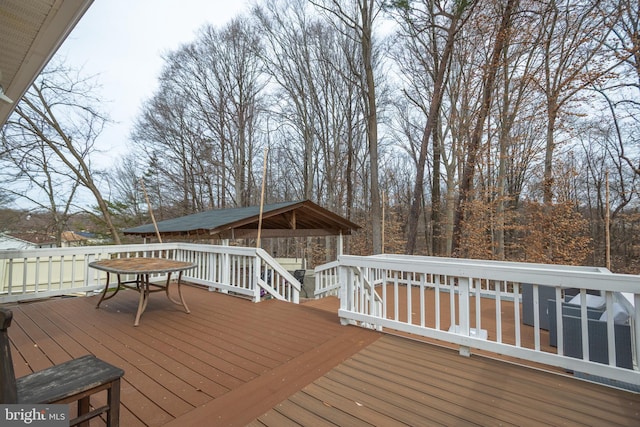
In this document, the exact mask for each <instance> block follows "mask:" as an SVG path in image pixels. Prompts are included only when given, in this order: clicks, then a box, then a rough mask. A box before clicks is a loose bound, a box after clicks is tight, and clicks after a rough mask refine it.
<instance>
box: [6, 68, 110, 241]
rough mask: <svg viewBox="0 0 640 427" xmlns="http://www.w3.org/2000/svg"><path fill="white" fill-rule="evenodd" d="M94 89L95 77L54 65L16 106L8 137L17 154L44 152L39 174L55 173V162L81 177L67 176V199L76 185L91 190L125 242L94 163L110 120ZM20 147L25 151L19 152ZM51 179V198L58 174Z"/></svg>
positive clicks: (105, 218) (66, 173)
mask: <svg viewBox="0 0 640 427" xmlns="http://www.w3.org/2000/svg"><path fill="white" fill-rule="evenodd" d="M93 90H94V87H93V86H92V81H91V80H90V79H83V78H80V77H79V76H78V75H77V73H75V72H74V71H73V70H70V69H67V68H65V67H63V66H60V65H53V66H50V67H49V68H47V69H46V70H45V71H44V72H43V73H42V74H41V75H40V76H39V77H38V79H37V80H36V82H35V83H34V84H33V85H31V87H30V88H29V90H28V91H27V93H26V94H25V96H24V97H23V98H22V100H21V101H20V103H19V104H18V105H17V106H16V110H15V112H14V114H13V115H12V116H11V118H10V119H9V120H8V122H7V130H6V139H7V140H9V141H11V144H12V145H11V149H12V150H13V154H12V156H13V158H15V159H23V158H25V157H28V156H33V155H34V152H37V155H41V156H42V159H43V161H42V162H40V163H39V166H40V169H42V170H41V171H39V174H37V175H35V174H34V175H33V176H34V177H36V176H37V177H38V179H39V178H40V177H41V176H42V174H45V175H46V174H47V173H50V172H51V171H52V169H51V165H53V164H55V170H56V171H57V172H58V174H59V175H62V176H64V177H66V178H67V179H69V178H72V179H73V180H74V181H77V183H75V182H74V183H69V180H67V185H70V187H69V190H67V194H68V195H69V196H68V198H67V201H70V200H71V199H72V198H73V194H74V193H75V186H76V185H81V186H82V187H84V188H86V189H88V190H89V191H90V193H91V194H92V195H93V197H94V198H95V200H96V202H97V204H98V210H99V212H100V214H101V216H102V218H101V219H102V221H103V222H104V224H105V225H106V227H107V229H108V230H109V232H110V233H111V236H112V238H113V240H114V242H116V243H120V237H119V235H118V230H117V229H116V227H115V226H114V224H113V221H112V219H111V213H110V212H109V206H108V203H107V201H106V200H105V199H104V198H103V197H102V194H101V192H100V189H99V185H98V183H97V182H96V181H95V177H96V173H95V172H96V171H95V170H94V169H93V168H92V166H91V154H92V153H95V152H96V151H97V148H96V146H95V141H96V138H97V137H98V135H99V134H100V132H101V131H102V129H103V127H104V125H105V123H106V121H107V118H106V117H105V116H104V115H103V113H102V112H101V111H100V110H99V109H98V108H97V105H98V99H96V98H95V96H94V95H93V92H92V91H93ZM4 139H5V138H3V140H4ZM34 150H35V151H34ZM20 152H22V153H24V155H23V156H21V155H19V154H18V153H20ZM49 176H50V177H52V176H53V175H49ZM48 182H49V184H46V185H45V186H44V187H46V186H50V188H48V189H47V188H45V191H46V192H47V194H49V198H50V200H51V197H53V196H55V195H56V194H57V193H58V191H59V189H58V188H57V187H56V186H55V184H56V183H55V181H54V180H53V178H50V180H49V181H48ZM41 188H42V186H41ZM50 208H51V209H56V207H55V206H50Z"/></svg>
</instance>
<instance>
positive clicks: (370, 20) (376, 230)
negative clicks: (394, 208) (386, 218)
mask: <svg viewBox="0 0 640 427" xmlns="http://www.w3.org/2000/svg"><path fill="white" fill-rule="evenodd" d="M310 2H311V3H312V4H314V5H315V6H317V7H318V8H319V9H320V10H321V11H323V12H325V13H326V14H327V15H328V16H331V17H334V18H337V19H338V20H339V21H340V22H342V23H343V24H344V25H346V26H347V28H349V30H350V32H351V36H352V37H354V38H355V39H356V40H357V41H358V43H359V47H360V53H361V55H362V69H360V68H357V69H352V70H351V72H352V73H353V75H354V77H355V78H356V79H357V80H358V81H359V82H361V88H360V90H361V96H362V97H363V99H364V100H365V102H364V108H365V109H364V115H365V117H366V119H367V143H368V148H369V163H370V171H369V173H370V175H369V176H370V192H371V224H372V247H373V253H374V254H378V253H380V252H382V228H381V225H382V205H381V200H380V180H379V161H378V156H379V153H378V106H377V99H376V81H375V75H374V68H375V65H374V38H373V25H374V21H375V19H376V17H377V16H378V14H379V13H380V11H381V7H382V5H381V4H380V3H379V2H377V1H376V0H352V1H351V2H349V4H347V5H346V7H345V5H344V2H343V1H339V0H322V1H316V0H310ZM362 71H364V75H362Z"/></svg>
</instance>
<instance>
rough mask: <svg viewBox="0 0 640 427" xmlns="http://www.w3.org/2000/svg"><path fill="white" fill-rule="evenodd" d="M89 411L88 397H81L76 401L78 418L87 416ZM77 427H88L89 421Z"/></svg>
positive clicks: (89, 401) (89, 402)
mask: <svg viewBox="0 0 640 427" xmlns="http://www.w3.org/2000/svg"><path fill="white" fill-rule="evenodd" d="M90 410H91V400H90V398H89V396H87V397H83V398H82V399H80V400H78V417H79V416H81V415H84V414H88V413H89V411H90ZM78 426H79V427H89V421H85V422H83V423H80V424H78Z"/></svg>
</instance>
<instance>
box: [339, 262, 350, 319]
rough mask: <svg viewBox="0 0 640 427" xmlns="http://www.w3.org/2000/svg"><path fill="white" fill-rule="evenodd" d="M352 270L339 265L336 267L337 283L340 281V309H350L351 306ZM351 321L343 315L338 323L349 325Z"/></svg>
mask: <svg viewBox="0 0 640 427" xmlns="http://www.w3.org/2000/svg"><path fill="white" fill-rule="evenodd" d="M352 276H353V271H352V270H351V269H349V268H347V267H344V266H342V265H340V266H339V267H338V283H340V288H339V295H340V310H347V311H348V310H351V309H352V306H353V301H352V300H353V279H352ZM350 323H351V322H350V321H349V320H348V319H345V318H344V317H341V318H340V324H342V325H349V324H350Z"/></svg>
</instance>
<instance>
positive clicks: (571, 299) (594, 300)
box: [546, 294, 605, 347]
mask: <svg viewBox="0 0 640 427" xmlns="http://www.w3.org/2000/svg"><path fill="white" fill-rule="evenodd" d="M554 297H555V295H554ZM586 300H587V317H588V318H590V319H597V318H599V317H600V316H602V312H603V311H604V308H603V307H604V304H605V300H604V298H602V297H601V296H600V295H591V294H587V296H586ZM576 308H577V311H576ZM546 312H547V320H548V326H549V345H550V346H552V347H556V346H557V345H558V338H557V336H558V333H557V329H558V328H557V325H556V324H557V320H556V300H555V298H553V299H548V300H547V304H546ZM562 312H563V314H571V315H576V314H577V316H580V294H577V295H572V294H565V299H564V301H563V302H562Z"/></svg>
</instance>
